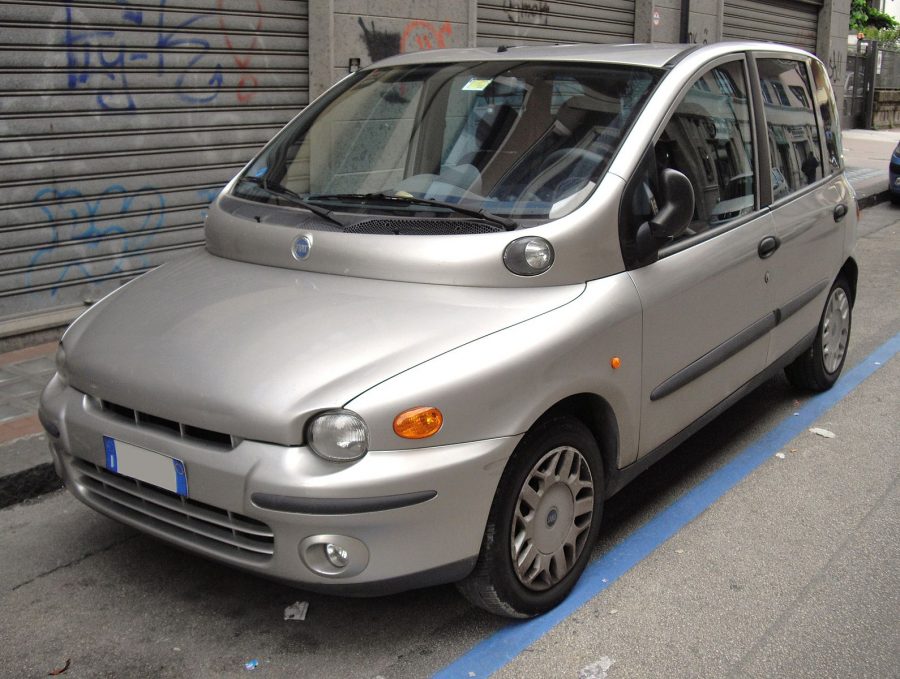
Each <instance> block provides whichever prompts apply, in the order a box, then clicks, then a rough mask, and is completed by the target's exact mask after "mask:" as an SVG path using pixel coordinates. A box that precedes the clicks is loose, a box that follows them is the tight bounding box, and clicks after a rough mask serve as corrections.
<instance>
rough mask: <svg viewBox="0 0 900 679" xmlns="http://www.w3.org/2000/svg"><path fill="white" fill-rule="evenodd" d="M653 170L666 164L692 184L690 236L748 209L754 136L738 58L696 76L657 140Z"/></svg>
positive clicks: (752, 182) (751, 204)
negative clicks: (692, 206)
mask: <svg viewBox="0 0 900 679" xmlns="http://www.w3.org/2000/svg"><path fill="white" fill-rule="evenodd" d="M655 150H656V159H657V165H658V169H660V170H661V169H662V168H663V167H671V168H674V169H676V170H678V171H679V172H681V173H682V174H684V175H686V176H687V178H688V179H689V180H690V182H691V184H692V185H693V187H694V204H695V205H694V219H693V222H692V224H691V226H690V228H689V229H688V231H687V232H686V233H685V236H689V235H693V234H695V233H700V232H702V231H705V230H707V229H708V228H710V227H711V226H717V225H719V224H722V223H725V222H727V221H730V220H732V219H735V218H737V217H740V216H742V215H745V214H748V213H750V212H752V211H753V209H754V205H755V195H756V185H755V176H754V172H753V137H752V134H751V125H750V107H749V104H748V101H747V84H746V79H745V78H744V68H743V62H741V61H732V62H729V63H727V64H723V65H721V66H717V67H715V68H713V69H712V70H710V71H708V72H707V73H705V74H703V75H702V76H700V77H699V78H698V79H697V81H696V82H695V83H694V85H693V86H692V87H691V88H690V90H688V93H687V94H686V95H685V97H684V99H683V100H682V101H681V103H680V104H679V105H678V108H676V109H675V113H674V115H673V116H672V118H671V120H670V121H669V123H668V125H666V129H665V131H664V132H663V134H662V137H660V139H659V141H658V142H657V143H656V149H655Z"/></svg>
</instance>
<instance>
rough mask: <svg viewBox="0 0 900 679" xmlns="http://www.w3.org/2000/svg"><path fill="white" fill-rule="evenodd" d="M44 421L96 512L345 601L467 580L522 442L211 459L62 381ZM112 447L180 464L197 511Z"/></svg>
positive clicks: (48, 394)
mask: <svg viewBox="0 0 900 679" xmlns="http://www.w3.org/2000/svg"><path fill="white" fill-rule="evenodd" d="M40 415H41V420H42V422H43V423H44V426H45V428H46V429H48V432H50V433H51V436H50V446H51V451H52V453H53V456H54V462H55V464H56V467H57V471H58V472H59V473H60V476H61V477H62V478H63V481H64V482H65V484H66V487H67V488H68V489H69V490H70V491H71V492H72V494H73V495H75V497H77V498H78V499H79V500H81V501H82V502H84V503H85V504H87V505H88V506H90V507H92V508H93V509H96V510H97V511H99V512H101V513H103V514H106V515H107V516H110V517H112V518H114V519H117V520H119V521H121V522H122V523H125V524H128V525H130V526H133V527H135V528H137V529H139V530H141V531H144V532H146V533H149V534H150V535H153V536H155V537H158V538H161V539H163V540H165V541H167V542H170V543H173V544H175V545H177V546H179V547H182V548H184V549H187V550H189V551H192V552H195V553H198V554H202V555H204V556H207V557H209V558H212V559H215V560H217V561H221V562H224V563H228V564H230V565H232V566H236V567H239V568H242V569H246V570H249V571H253V572H255V573H259V574H260V575H264V576H267V577H271V578H275V579H279V580H283V581H286V582H289V583H292V584H296V585H299V586H301V587H306V588H308V589H316V590H327V591H331V592H333V593H335V594H384V593H389V592H392V591H399V590H402V589H411V588H413V587H419V586H426V585H432V584H438V583H441V582H450V581H453V580H456V579H459V578H462V577H464V576H465V575H466V574H467V573H468V572H469V571H470V570H471V568H472V566H473V565H474V562H475V559H476V558H477V555H478V552H479V549H480V547H481V539H482V535H483V533H484V528H485V524H486V522H487V516H488V512H489V511H490V506H491V502H492V500H493V497H494V493H495V492H496V488H497V484H498V482H499V479H500V475H501V474H502V472H503V468H504V466H505V464H506V461H507V459H508V458H509V456H510V455H511V453H512V451H513V449H514V448H515V446H516V444H517V443H518V442H519V439H520V437H519V436H514V437H504V438H498V439H490V440H486V441H474V442H469V443H461V444H457V445H448V446H439V447H432V448H421V449H418V450H403V451H371V452H369V454H368V455H366V456H365V457H364V458H362V459H361V460H359V461H357V462H355V463H348V464H334V463H330V462H326V461H324V460H322V459H320V458H319V457H317V456H316V455H315V454H314V453H312V451H310V450H309V449H308V448H305V447H299V446H298V447H286V446H281V445H276V444H271V443H263V442H258V441H249V440H242V441H236V442H235V445H234V446H233V447H232V446H215V445H212V444H210V443H208V442H203V441H199V440H195V439H193V438H191V437H185V436H183V434H184V431H182V432H181V434H182V435H179V433H178V431H171V430H168V429H166V428H164V427H160V426H155V425H156V423H154V422H152V421H141V418H140V417H138V418H135V419H132V420H129V419H127V418H126V417H122V416H121V413H118V414H117V413H115V412H111V411H110V410H108V409H104V408H103V407H101V406H100V404H99V402H98V401H96V400H95V399H93V398H92V397H90V396H87V395H85V394H83V393H81V392H79V391H77V390H75V389H73V388H71V387H68V386H65V385H63V384H62V383H61V382H60V380H59V378H58V377H54V378H53V380H52V381H51V382H50V384H49V385H48V386H47V388H46V389H45V390H44V393H43V395H42V397H41V412H40ZM54 430H58V431H54ZM57 433H58V436H53V435H52V434H57ZM104 436H106V437H110V438H113V439H115V440H117V441H124V442H127V443H130V444H132V445H134V446H138V447H141V448H145V449H147V450H151V451H155V452H158V453H162V454H164V455H167V456H169V457H173V458H176V459H178V460H181V461H182V462H183V463H184V466H185V469H186V472H187V486H188V498H189V499H186V498H182V497H180V496H178V495H176V494H174V493H170V492H168V491H165V490H162V489H158V488H156V487H154V486H151V485H149V484H145V483H141V482H138V481H135V480H133V479H130V478H128V477H125V476H121V475H117V474H113V473H112V472H110V471H108V470H107V469H106V455H105V452H104V441H103V437H104ZM328 542H331V543H336V544H338V545H339V546H341V547H343V548H346V550H347V552H348V555H349V563H348V564H347V566H346V567H344V568H335V567H334V566H333V565H332V564H330V563H329V562H327V560H326V559H325V557H324V549H325V544H326V543H328Z"/></svg>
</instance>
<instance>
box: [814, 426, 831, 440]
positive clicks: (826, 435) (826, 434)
mask: <svg viewBox="0 0 900 679" xmlns="http://www.w3.org/2000/svg"><path fill="white" fill-rule="evenodd" d="M809 431H810V432H812V433H813V434H817V435H819V436H821V437H823V438H826V439H833V438H834V432H833V431H828V430H827V429H822V428H821V427H813V428H812V429H810V430H809Z"/></svg>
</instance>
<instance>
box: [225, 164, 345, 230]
mask: <svg viewBox="0 0 900 679" xmlns="http://www.w3.org/2000/svg"><path fill="white" fill-rule="evenodd" d="M241 181H242V182H249V183H251V184H254V185H255V186H258V187H260V188H261V189H262V190H263V191H265V192H266V193H268V194H270V195H272V196H274V197H275V200H284V202H286V203H287V204H288V205H293V206H295V207H302V208H303V209H304V210H309V211H310V212H312V213H313V214H316V215H318V216H319V217H322V218H324V219H327V220H328V221H329V222H331V223H332V224H337V225H338V226H340V227H341V228H344V227H346V226H347V225H346V224H344V223H343V222H342V221H341V220H339V219H338V218H337V217H335V216H334V215H333V214H332V211H331V210H329V209H327V208H324V207H322V206H321V205H315V204H314V203H309V202H307V201H306V199H305V198H303V196H301V195H300V194H299V193H296V192H294V191H291V190H290V189H289V188H287V187H284V186H279V185H277V184H276V185H275V186H272V185H270V184H269V182H268V181H267V180H266V177H265V175H263V176H262V177H252V176H249V175H248V176H246V177H242V178H241Z"/></svg>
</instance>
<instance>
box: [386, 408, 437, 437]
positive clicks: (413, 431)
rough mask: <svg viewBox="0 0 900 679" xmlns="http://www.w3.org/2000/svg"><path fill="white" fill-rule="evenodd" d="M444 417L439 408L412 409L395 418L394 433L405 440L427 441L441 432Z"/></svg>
mask: <svg viewBox="0 0 900 679" xmlns="http://www.w3.org/2000/svg"><path fill="white" fill-rule="evenodd" d="M443 424H444V416H443V415H442V414H441V411H440V410H438V409H437V408H432V407H429V406H420V407H418V408H410V409H409V410H404V411H403V412H402V413H400V414H399V415H397V417H395V418H394V433H395V434H397V436H399V437H400V438H404V439H427V438H428V437H429V436H434V435H435V434H437V433H438V432H439V431H440V430H441V426H443Z"/></svg>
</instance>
